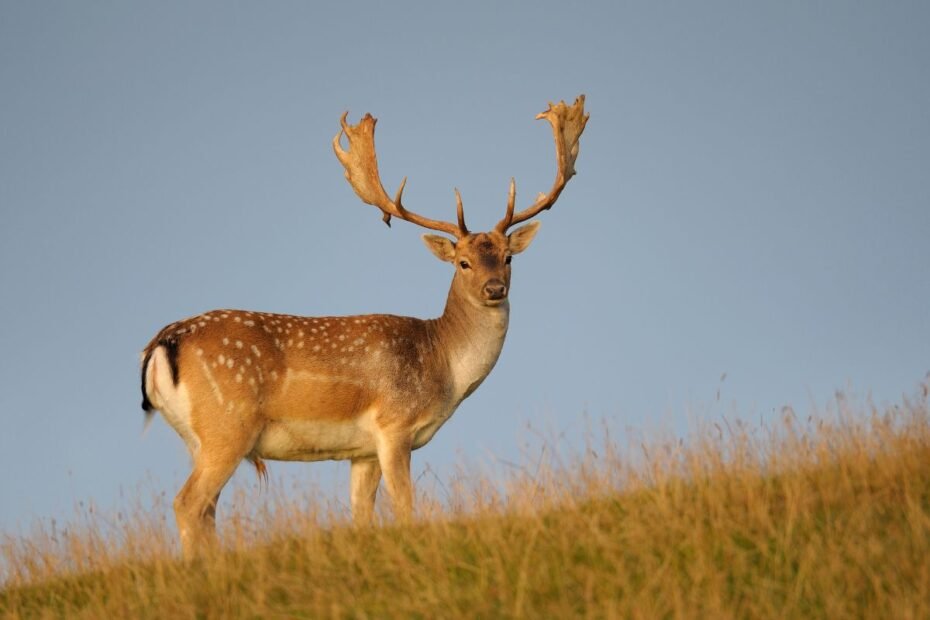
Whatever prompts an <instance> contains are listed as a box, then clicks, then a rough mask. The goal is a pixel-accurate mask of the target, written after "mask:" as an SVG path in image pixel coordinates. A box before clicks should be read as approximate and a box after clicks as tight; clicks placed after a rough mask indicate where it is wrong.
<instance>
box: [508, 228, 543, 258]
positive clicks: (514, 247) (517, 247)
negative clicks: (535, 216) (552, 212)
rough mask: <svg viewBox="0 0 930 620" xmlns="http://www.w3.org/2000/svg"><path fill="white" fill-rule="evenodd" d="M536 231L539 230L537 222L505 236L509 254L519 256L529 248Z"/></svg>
mask: <svg viewBox="0 0 930 620" xmlns="http://www.w3.org/2000/svg"><path fill="white" fill-rule="evenodd" d="M537 230H539V222H530V223H529V224H527V225H526V226H521V227H520V228H518V229H516V230H515V231H513V232H512V233H510V234H509V235H507V246H508V249H509V250H510V253H511V254H519V253H520V252H522V251H523V250H525V249H526V248H528V247H530V243H532V241H533V237H535V236H536V231H537Z"/></svg>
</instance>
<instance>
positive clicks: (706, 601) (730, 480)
mask: <svg viewBox="0 0 930 620" xmlns="http://www.w3.org/2000/svg"><path fill="white" fill-rule="evenodd" d="M527 469H528V470H516V471H517V473H511V474H510V475H509V476H508V477H507V478H506V480H504V481H503V482H500V479H498V481H497V482H495V483H494V484H490V483H488V482H487V480H486V479H485V480H484V481H476V480H473V479H470V477H469V476H468V475H467V474H465V473H463V475H461V476H460V477H459V478H458V480H457V481H454V482H453V483H451V484H450V485H449V487H448V488H446V489H444V491H443V493H438V494H427V495H428V496H427V497H421V498H420V512H421V518H420V519H419V520H418V521H417V522H416V523H415V524H413V525H410V526H392V525H390V522H389V521H387V524H386V525H383V526H381V527H375V528H369V529H357V528H354V527H351V526H350V525H348V523H347V522H346V521H345V516H344V515H343V514H342V513H341V512H340V511H338V510H329V509H328V510H323V509H321V508H319V507H316V508H314V507H313V503H312V498H308V497H299V498H298V499H297V500H295V499H293V495H291V499H289V498H288V494H286V493H284V491H283V490H282V489H280V488H276V487H272V488H271V489H268V490H266V491H264V492H263V493H262V494H261V496H260V497H258V498H255V497H254V494H253V496H251V497H250V496H248V494H246V496H244V497H242V498H240V501H239V502H238V503H241V504H242V506H243V507H244V506H246V505H247V504H248V503H250V502H256V501H257V502H260V503H261V504H262V506H267V507H268V508H262V509H261V510H258V511H257V512H256V510H252V511H251V512H250V511H247V510H244V509H240V508H234V509H233V513H234V514H233V515H229V514H221V515H220V521H221V523H222V524H223V527H222V537H223V540H224V550H223V551H220V552H217V553H215V554H212V555H209V556H206V557H204V558H202V559H200V560H198V561H196V562H193V563H184V562H181V561H179V560H178V559H177V556H176V552H175V546H174V545H175V543H174V540H173V535H172V532H171V529H170V528H169V527H168V525H167V523H166V521H167V516H166V513H167V510H166V509H163V510H157V511H154V512H152V511H149V512H145V511H143V510H141V509H138V510H136V511H135V514H134V515H133V516H131V517H128V518H123V517H117V518H116V519H114V520H107V519H106V518H104V517H102V516H98V515H95V514H94V511H93V510H90V509H88V510H86V511H85V517H84V518H83V519H82V522H80V523H77V524H71V525H69V526H68V527H67V528H61V529H60V530H55V529H54V528H52V527H50V526H44V527H38V526H37V528H36V530H35V532H34V533H33V534H32V535H30V536H27V537H19V538H12V537H6V538H5V539H3V541H2V545H0V565H2V566H5V567H6V572H7V574H6V581H5V585H4V586H3V587H4V589H3V590H2V591H0V615H2V617H8V618H17V617H29V618H33V617H39V618H42V617H68V618H72V617H74V618H81V617H86V618H98V617H109V618H117V617H119V618H123V617H139V618H220V617H252V618H330V617H331V618H385V617H404V618H407V617H409V618H439V617H442V618H455V617H474V618H499V617H501V618H510V617H513V618H524V617H526V618H569V617H591V618H621V617H622V618H850V617H853V618H902V619H906V618H928V617H930V413H928V405H927V395H926V390H925V391H924V394H923V395H922V397H921V398H919V399H917V400H916V401H915V402H905V403H904V404H903V405H901V406H897V407H892V408H889V409H888V410H886V411H881V412H879V411H876V410H874V408H870V407H860V408H859V410H857V411H851V410H850V407H849V406H848V405H847V404H846V403H845V402H844V401H843V400H842V399H840V400H839V401H838V405H837V407H836V410H835V411H833V412H832V413H830V414H826V415H823V416H819V417H817V418H815V419H808V420H804V421H799V420H798V419H797V418H796V417H795V416H794V415H793V414H792V413H790V412H787V413H785V414H784V416H783V417H782V419H780V420H779V421H778V423H777V424H775V425H770V426H767V427H760V428H750V427H748V426H746V425H744V424H735V425H732V426H727V425H726V424H724V428H723V429H720V428H719V427H717V426H716V425H711V426H710V427H708V428H706V429H704V430H701V431H698V432H697V433H695V435H694V436H693V437H692V438H691V439H689V441H688V442H686V443H683V442H676V441H664V442H663V441H654V442H650V443H649V444H648V445H644V446H635V447H634V446H624V447H623V448H622V449H621V447H620V446H619V445H617V443H616V442H614V440H612V439H610V438H609V437H604V438H603V441H601V442H599V443H598V445H597V446H596V447H595V448H593V449H588V450H586V451H584V452H583V453H582V454H579V455H577V456H576V457H574V458H568V459H564V460H559V459H557V458H550V459H543V462H542V463H541V464H540V463H536V464H533V465H532V466H531V467H528V468H527ZM429 495H432V496H437V495H438V496H439V497H440V498H441V501H438V500H436V499H435V497H430V496H429ZM162 508H165V507H164V506H163V507H162ZM227 512H229V511H227Z"/></svg>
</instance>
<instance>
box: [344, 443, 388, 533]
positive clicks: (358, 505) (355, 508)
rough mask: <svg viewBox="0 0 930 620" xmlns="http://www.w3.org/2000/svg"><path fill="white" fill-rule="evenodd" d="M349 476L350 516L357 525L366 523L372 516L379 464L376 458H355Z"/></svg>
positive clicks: (378, 478) (379, 477) (378, 476)
mask: <svg viewBox="0 0 930 620" xmlns="http://www.w3.org/2000/svg"><path fill="white" fill-rule="evenodd" d="M350 477H351V501H352V518H353V519H354V520H355V523H356V524H357V525H368V524H369V523H371V520H372V517H373V516H374V511H375V497H376V495H377V493H378V483H379V482H381V465H380V464H379V463H378V461H377V459H355V460H353V461H352V472H351V476H350Z"/></svg>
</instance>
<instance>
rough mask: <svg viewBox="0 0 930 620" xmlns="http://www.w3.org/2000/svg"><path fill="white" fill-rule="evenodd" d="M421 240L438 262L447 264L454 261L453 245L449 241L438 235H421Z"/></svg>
mask: <svg viewBox="0 0 930 620" xmlns="http://www.w3.org/2000/svg"><path fill="white" fill-rule="evenodd" d="M421 238H422V239H423V243H425V244H426V247H427V249H428V250H429V251H430V252H432V253H433V254H434V255H435V256H436V258H438V259H439V260H442V261H446V262H447V263H451V262H452V261H454V260H455V244H454V243H453V242H452V241H450V240H449V239H446V238H445V237H440V236H439V235H423V236H422V237H421Z"/></svg>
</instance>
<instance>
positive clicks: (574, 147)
mask: <svg viewBox="0 0 930 620" xmlns="http://www.w3.org/2000/svg"><path fill="white" fill-rule="evenodd" d="M588 116H589V115H587V114H585V113H584V95H578V98H577V99H575V103H573V104H572V105H571V106H569V105H566V103H565V102H564V101H560V102H559V103H557V104H554V105H553V104H552V103H550V104H549V109H548V110H546V111H545V112H541V113H540V114H538V115H536V118H537V119H541V118H544V119H546V120H547V121H549V124H550V125H552V135H553V137H554V138H555V158H556V163H557V165H558V168H557V170H556V175H555V182H554V183H553V184H552V189H551V190H549V193H548V194H542V193H540V194H539V197H538V198H537V199H536V202H534V203H533V204H532V205H530V206H529V207H528V208H526V209H524V210H523V211H520V212H519V213H517V214H514V212H513V193H511V196H510V202H509V203H508V205H507V215H506V216H504V219H502V220H501V221H500V222H498V223H497V226H496V227H495V229H496V230H497V231H499V232H502V233H503V232H506V231H507V229H508V228H510V227H511V226H513V225H514V224H519V223H520V222H525V221H526V220H528V219H530V218H531V217H534V216H536V215H537V214H538V213H539V212H540V211H544V210H546V209H549V208H551V207H552V205H554V204H555V201H556V200H558V199H559V194H561V193H562V190H563V189H564V188H565V184H566V183H568V180H569V179H571V178H572V177H573V176H574V175H575V159H576V158H577V157H578V139H579V138H580V137H581V133H582V132H583V131H584V127H585V124H587V122H588ZM512 189H513V184H512V183H511V190H512Z"/></svg>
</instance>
